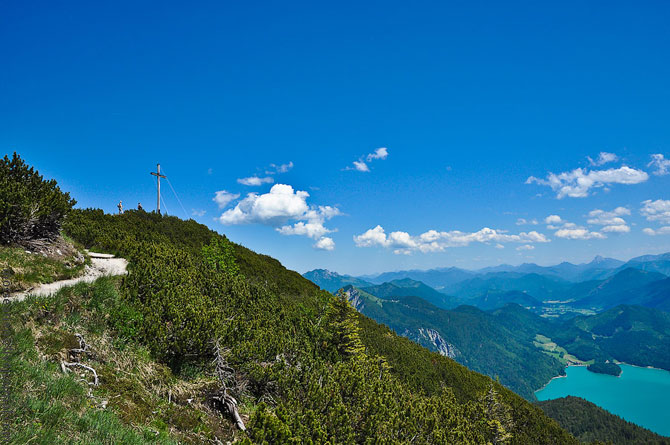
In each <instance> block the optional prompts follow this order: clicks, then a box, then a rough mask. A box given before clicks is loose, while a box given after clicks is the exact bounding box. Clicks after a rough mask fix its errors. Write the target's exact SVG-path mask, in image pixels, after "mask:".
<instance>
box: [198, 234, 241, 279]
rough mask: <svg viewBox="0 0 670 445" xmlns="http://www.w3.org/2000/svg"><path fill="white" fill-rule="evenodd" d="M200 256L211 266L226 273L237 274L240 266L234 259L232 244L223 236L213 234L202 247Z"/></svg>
mask: <svg viewBox="0 0 670 445" xmlns="http://www.w3.org/2000/svg"><path fill="white" fill-rule="evenodd" d="M202 257H203V258H204V260H205V263H207V264H208V265H209V266H210V267H211V268H213V269H214V270H216V271H217V272H222V273H225V274H228V275H237V274H238V273H239V272H240V268H239V266H238V265H237V262H236V261H235V251H234V249H233V245H232V244H231V243H230V241H228V239H226V238H225V237H223V236H214V237H212V240H211V241H210V242H209V244H207V245H206V246H203V247H202Z"/></svg>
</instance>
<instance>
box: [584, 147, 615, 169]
mask: <svg viewBox="0 0 670 445" xmlns="http://www.w3.org/2000/svg"><path fill="white" fill-rule="evenodd" d="M586 158H587V159H588V160H589V164H591V165H594V166H600V165H604V164H607V163H608V162H615V161H617V160H618V159H619V157H618V156H617V155H615V154H614V153H607V152H606V151H601V152H600V154H599V155H598V159H596V160H595V161H594V160H593V159H591V158H590V157H588V156H587V157H586Z"/></svg>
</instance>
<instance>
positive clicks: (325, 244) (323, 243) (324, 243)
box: [313, 236, 335, 250]
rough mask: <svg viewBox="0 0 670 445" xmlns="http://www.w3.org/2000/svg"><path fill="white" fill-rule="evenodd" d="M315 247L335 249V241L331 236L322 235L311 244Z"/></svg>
mask: <svg viewBox="0 0 670 445" xmlns="http://www.w3.org/2000/svg"><path fill="white" fill-rule="evenodd" d="M313 247H314V248H315V249H319V250H333V249H335V241H333V239H332V238H329V237H327V236H324V237H323V238H321V239H319V240H318V241H317V242H316V243H315V244H314V246H313Z"/></svg>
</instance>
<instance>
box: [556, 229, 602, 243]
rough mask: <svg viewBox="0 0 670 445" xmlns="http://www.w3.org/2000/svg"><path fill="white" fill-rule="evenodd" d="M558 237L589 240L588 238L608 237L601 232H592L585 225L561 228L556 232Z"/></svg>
mask: <svg viewBox="0 0 670 445" xmlns="http://www.w3.org/2000/svg"><path fill="white" fill-rule="evenodd" d="M554 235H556V236H557V237H558V238H565V239H576V240H587V239H594V238H595V239H604V238H607V237H606V236H605V235H603V234H602V233H600V232H591V231H589V230H588V229H585V228H584V227H575V228H566V229H559V230H557V231H556V233H554Z"/></svg>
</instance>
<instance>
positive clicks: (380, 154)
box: [366, 147, 389, 162]
mask: <svg viewBox="0 0 670 445" xmlns="http://www.w3.org/2000/svg"><path fill="white" fill-rule="evenodd" d="M388 155H389V152H388V149H387V148H386V147H381V148H378V149H376V150H375V151H374V152H372V153H370V154H368V155H367V156H366V159H367V160H368V162H370V161H372V160H373V159H381V160H384V159H386V157H387V156H388Z"/></svg>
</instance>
